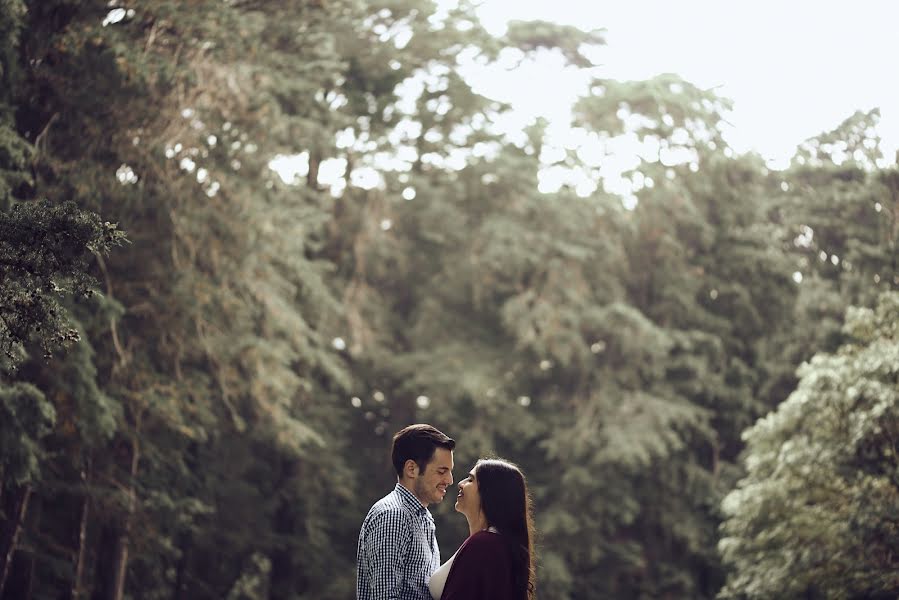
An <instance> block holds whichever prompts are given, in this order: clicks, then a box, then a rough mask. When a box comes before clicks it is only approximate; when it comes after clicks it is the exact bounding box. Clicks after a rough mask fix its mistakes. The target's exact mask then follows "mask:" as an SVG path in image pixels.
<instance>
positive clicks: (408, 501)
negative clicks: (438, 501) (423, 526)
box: [394, 482, 431, 515]
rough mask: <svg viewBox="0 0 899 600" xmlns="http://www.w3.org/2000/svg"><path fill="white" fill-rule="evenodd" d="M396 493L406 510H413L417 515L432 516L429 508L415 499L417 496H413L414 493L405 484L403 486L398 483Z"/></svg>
mask: <svg viewBox="0 0 899 600" xmlns="http://www.w3.org/2000/svg"><path fill="white" fill-rule="evenodd" d="M394 491H395V492H396V493H397V495H398V496H399V497H400V500H402V502H403V506H405V507H406V508H408V509H409V510H411V511H412V512H413V513H414V514H417V515H422V514H424V513H428V514H431V513H429V512H428V509H427V507H425V506H424V505H423V504H422V503H421V501H420V500H419V499H418V498H416V497H415V494H413V493H412V492H410V491H409V490H407V489H406V487H405V486H404V485H403V484H401V483H400V482H397V484H396V487H395V488H394Z"/></svg>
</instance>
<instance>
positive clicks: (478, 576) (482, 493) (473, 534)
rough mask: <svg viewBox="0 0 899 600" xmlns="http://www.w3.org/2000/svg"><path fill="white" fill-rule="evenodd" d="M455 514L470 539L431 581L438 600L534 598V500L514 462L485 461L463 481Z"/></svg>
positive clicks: (431, 587)
mask: <svg viewBox="0 0 899 600" xmlns="http://www.w3.org/2000/svg"><path fill="white" fill-rule="evenodd" d="M456 510H457V511H459V512H460V513H462V514H463V515H465V518H466V519H467V520H468V530H469V533H470V535H469V536H468V539H466V540H465V542H464V543H463V544H462V546H461V547H459V550H458V551H457V552H456V553H455V554H454V555H453V556H452V558H450V559H449V560H448V561H446V563H444V564H443V565H442V566H441V567H440V568H439V569H438V570H437V572H436V573H434V575H433V576H432V577H431V580H430V582H429V583H428V586H429V588H430V590H431V596H433V597H434V600H530V599H532V598H533V597H534V541H533V540H534V533H533V526H532V524H531V499H530V496H529V495H528V489H527V483H526V482H525V479H524V475H523V474H522V473H521V471H520V470H519V469H518V467H516V466H515V465H513V464H512V463H510V462H507V461H504V460H500V459H482V460H479V461H478V463H477V464H476V465H475V466H474V468H473V469H472V470H471V473H469V475H468V477H467V478H465V479H463V480H462V481H460V482H459V496H458V498H457V499H456Z"/></svg>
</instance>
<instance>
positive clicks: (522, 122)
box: [269, 2, 732, 210]
mask: <svg viewBox="0 0 899 600" xmlns="http://www.w3.org/2000/svg"><path fill="white" fill-rule="evenodd" d="M445 4H446V5H447V6H451V5H453V4H454V3H452V2H448V3H445ZM374 27H377V25H374ZM391 31H392V30H387V29H384V31H381V34H380V35H382V36H384V35H388V34H389V35H394V34H395V33H396V32H393V33H391ZM376 33H377V31H376ZM404 42H405V43H408V40H404ZM457 62H458V65H459V67H458V73H459V74H460V75H461V76H462V77H463V78H464V79H465V80H466V81H467V82H468V83H469V85H471V86H472V88H473V91H474V92H475V93H478V94H481V95H483V96H485V97H487V98H491V99H494V100H497V101H498V102H497V103H495V104H494V105H493V107H492V111H491V112H489V113H488V114H486V115H484V114H477V115H475V116H474V117H472V118H471V119H469V120H467V121H466V122H464V123H462V124H459V125H456V126H455V127H454V128H453V129H452V130H451V132H450V133H449V135H448V136H446V135H444V134H443V133H442V132H440V131H437V130H436V129H433V128H432V129H429V130H428V131H424V132H423V131H422V129H423V126H422V123H421V122H420V121H419V120H417V119H416V118H415V115H416V113H417V110H418V109H417V103H418V101H419V98H420V97H421V95H422V94H423V93H425V91H427V93H428V94H430V95H434V94H439V95H437V96H435V97H432V98H430V99H429V100H428V101H427V102H426V103H425V108H426V109H427V111H428V112H429V113H432V114H436V115H438V116H439V115H445V114H447V113H448V112H449V111H450V110H452V108H453V107H452V104H451V100H450V98H449V96H448V95H446V94H440V92H442V91H445V90H446V89H447V87H448V84H449V79H448V76H449V75H450V74H451V71H450V69H449V67H447V66H446V65H429V66H428V67H427V68H422V69H419V70H417V71H416V72H415V73H414V74H413V75H412V76H411V77H408V78H406V79H405V80H404V81H402V82H400V83H399V84H398V85H397V87H396V89H395V92H396V94H397V97H398V100H397V102H395V103H394V104H393V105H390V106H388V107H386V109H385V116H389V117H395V116H396V115H402V117H401V118H399V119H398V121H397V123H396V125H394V126H393V128H391V129H390V130H389V131H388V132H387V134H386V140H376V139H372V137H371V135H370V131H369V123H368V122H367V119H366V118H365V117H360V118H359V119H357V123H356V124H355V125H353V126H350V127H347V128H345V129H343V130H341V131H339V132H338V133H337V135H336V136H335V139H334V147H335V148H336V149H337V153H338V155H337V156H331V157H326V158H324V160H322V162H321V164H320V167H319V171H318V175H317V181H316V183H317V184H319V185H321V186H323V187H325V188H327V189H329V190H330V192H331V194H332V195H333V196H335V197H339V196H341V195H342V194H343V192H344V191H345V189H346V187H347V186H348V185H349V186H352V187H356V188H361V189H375V188H377V189H382V190H383V189H385V187H386V184H385V180H384V176H383V174H384V173H386V172H399V173H406V172H408V171H410V170H411V169H412V165H413V164H414V163H415V162H416V161H417V160H420V162H421V163H422V164H423V165H426V166H430V167H434V168H437V169H445V170H456V171H458V170H461V169H463V168H464V167H465V166H466V165H468V164H469V163H470V162H474V161H476V160H487V161H490V160H492V159H493V157H495V156H496V155H497V154H498V153H499V151H500V149H501V148H500V145H499V144H498V143H496V142H483V141H479V142H476V143H473V144H471V143H469V141H468V140H469V139H470V138H471V136H472V134H474V133H476V132H484V133H490V134H498V135H500V136H501V138H502V140H503V143H506V144H512V145H515V146H517V147H518V148H520V149H522V150H523V151H525V152H526V153H528V154H533V153H534V152H535V151H536V150H535V148H533V147H532V146H531V144H530V142H529V140H528V137H527V135H526V134H525V130H526V128H527V127H528V126H531V125H533V124H534V123H535V122H536V120H537V119H538V118H548V124H547V128H546V131H545V138H544V140H543V146H542V148H541V151H540V155H539V156H538V157H537V158H538V161H539V165H540V167H539V171H538V190H539V191H540V192H541V193H545V194H554V193H557V192H558V191H559V190H560V189H561V188H562V187H563V186H567V187H569V188H571V189H573V190H574V191H575V193H576V194H577V195H578V196H580V197H584V198H586V197H589V196H591V195H592V194H594V193H596V192H597V190H599V189H600V188H601V189H602V190H603V191H604V192H606V193H610V194H615V195H617V196H619V197H620V198H621V202H622V205H623V206H624V207H625V208H627V209H629V210H632V209H634V208H635V207H636V205H637V202H638V201H637V194H638V193H639V192H640V191H641V190H643V189H648V188H652V187H653V186H654V185H655V183H656V182H655V181H654V180H653V179H652V178H651V177H646V176H645V175H644V174H643V173H641V172H640V171H639V167H640V165H641V163H642V162H647V163H656V162H657V163H660V164H662V165H664V166H666V167H669V168H668V170H667V171H666V178H667V179H668V180H673V179H674V178H675V177H676V172H675V170H674V169H673V167H677V166H679V165H684V164H686V165H688V167H689V169H690V170H691V171H693V172H696V171H698V170H699V159H698V153H697V145H699V144H704V145H706V146H707V147H708V148H709V149H711V150H714V149H715V148H716V145H715V142H714V141H713V140H712V139H711V138H712V135H711V132H709V131H708V130H707V128H706V127H705V125H704V124H703V123H700V122H691V121H689V120H688V122H687V123H686V127H677V128H675V129H674V131H673V133H672V135H671V136H670V139H661V138H659V137H657V136H652V135H642V136H641V135H638V133H637V132H638V131H640V130H641V129H646V128H651V127H654V126H655V125H656V124H655V123H653V122H652V121H651V120H650V119H648V118H647V117H645V116H643V115H640V114H638V113H634V112H632V111H631V108H630V107H629V106H627V105H626V104H622V105H621V106H620V107H619V110H618V113H617V116H618V118H619V119H621V121H622V123H623V125H624V129H625V131H624V133H622V134H621V135H616V136H609V135H608V134H604V133H603V134H598V133H597V132H594V131H588V130H587V129H585V128H583V127H577V126H572V125H571V121H572V118H571V117H572V111H571V108H572V102H573V100H574V98H566V99H565V102H564V103H563V104H561V105H559V103H558V102H554V103H551V105H552V106H556V105H559V106H561V109H556V108H554V109H552V110H551V111H550V112H549V113H548V114H547V110H546V108H547V107H546V101H545V97H544V96H543V95H542V94H532V93H521V92H522V90H521V85H520V81H521V80H522V79H523V78H524V79H527V80H531V81H543V82H554V83H555V82H557V81H558V80H559V79H560V78H561V79H572V80H573V79H578V78H579V79H580V80H581V82H582V84H583V85H582V86H581V87H582V88H583V89H582V93H585V94H593V95H601V94H602V93H603V92H604V90H603V89H602V88H601V87H600V86H593V87H592V88H589V89H588V80H589V74H588V73H586V72H585V71H584V70H582V69H581V70H579V69H574V68H571V67H569V66H566V65H565V63H564V61H563V60H562V58H561V57H560V56H557V55H554V54H552V53H540V52H538V53H537V54H536V56H535V57H534V58H527V59H526V58H525V56H524V54H523V53H522V52H521V51H519V50H517V49H505V50H503V51H502V52H501V53H500V56H499V60H498V61H497V62H495V63H493V64H488V61H487V60H486V59H485V57H484V56H483V55H481V54H480V53H479V52H478V51H477V50H475V49H474V48H465V49H462V50H461V51H460V52H459V54H458V58H457ZM399 66H400V65H397V66H396V67H395V68H398V67H399ZM510 77H513V78H514V79H515V80H517V81H518V82H519V83H517V84H513V83H512V80H511V79H510ZM504 82H505V83H504ZM506 84H508V85H506ZM674 85H675V86H676V84H674ZM566 87H571V85H570V82H568V83H566ZM509 89H511V90H517V91H518V93H517V94H516V95H514V96H512V97H509V92H508V90H509ZM672 91H673V92H675V93H676V92H677V89H675V87H674V86H673V87H672ZM681 91H682V90H681ZM316 99H317V100H318V101H319V102H320V103H322V104H323V105H326V106H327V107H328V108H329V109H330V110H339V109H340V108H341V107H342V106H343V105H344V104H345V103H346V98H345V97H344V96H343V95H342V94H340V93H339V92H336V91H331V92H329V93H328V94H324V93H322V92H319V94H318V95H317V96H316ZM537 100H539V106H538V105H535V104H533V103H534V102H536V101H537ZM373 101H374V100H372V102H373ZM499 102H507V103H509V104H510V105H511V106H512V110H510V111H506V112H501V111H500V104H499ZM529 103H531V104H530V105H529ZM662 120H663V121H664V122H665V123H666V125H668V126H672V125H673V124H674V121H673V119H672V118H671V116H670V115H667V114H665V115H663V116H662ZM422 137H423V139H424V140H425V141H426V142H429V143H431V144H440V143H442V144H443V145H444V146H445V147H446V148H447V150H446V151H445V152H444V153H438V152H426V153H424V154H423V155H422V156H421V157H419V156H418V150H417V149H416V143H417V142H418V140H419V138H422ZM385 142H386V143H385ZM381 148H385V149H384V150H381ZM350 152H351V153H353V154H354V156H355V157H357V158H358V162H357V163H355V164H356V166H354V169H353V171H352V172H351V173H347V172H346V169H347V160H346V158H344V157H343V156H341V155H340V154H342V153H350ZM723 152H724V154H725V155H727V156H731V155H732V151H731V150H730V148H725V149H724V150H723ZM269 166H270V167H271V168H272V169H273V170H274V171H275V172H276V173H277V174H278V175H279V176H280V177H281V179H282V181H284V182H285V183H286V184H289V185H296V184H299V183H301V182H302V178H304V177H306V176H307V175H308V172H309V153H308V151H307V150H304V149H299V151H298V152H297V153H296V154H292V155H278V156H276V157H274V158H273V160H272V161H271V162H270V163H269ZM484 179H485V180H484V183H485V184H489V183H491V179H490V174H489V173H488V174H485V175H484ZM493 181H495V179H493ZM402 195H403V198H405V199H406V200H411V199H413V198H414V197H415V190H414V188H409V187H407V188H405V189H404V190H403V192H402Z"/></svg>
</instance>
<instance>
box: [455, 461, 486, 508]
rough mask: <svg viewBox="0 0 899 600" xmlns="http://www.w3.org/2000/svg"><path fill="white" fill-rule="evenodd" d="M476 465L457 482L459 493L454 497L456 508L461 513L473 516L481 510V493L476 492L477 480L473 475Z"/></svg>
mask: <svg viewBox="0 0 899 600" xmlns="http://www.w3.org/2000/svg"><path fill="white" fill-rule="evenodd" d="M476 471H477V466H475V468H473V469H472V470H471V472H470V473H469V474H468V477H466V478H465V479H463V480H462V481H460V482H459V484H458V486H459V495H458V497H457V498H456V510H457V511H459V512H460V513H462V514H463V515H466V516H470V517H474V516H476V515H477V514H478V512H480V510H481V495H480V494H479V493H478V480H477V478H476V477H475V472H476Z"/></svg>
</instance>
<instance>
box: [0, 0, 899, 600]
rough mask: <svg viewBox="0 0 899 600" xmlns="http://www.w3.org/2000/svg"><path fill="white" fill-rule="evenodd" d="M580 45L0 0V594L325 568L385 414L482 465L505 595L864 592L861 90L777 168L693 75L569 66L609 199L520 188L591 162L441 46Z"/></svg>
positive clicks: (588, 168) (882, 406)
mask: <svg viewBox="0 0 899 600" xmlns="http://www.w3.org/2000/svg"><path fill="white" fill-rule="evenodd" d="M603 43H604V38H603V34H602V32H601V31H593V32H584V31H581V30H580V29H577V28H574V27H570V26H563V25H558V24H554V23H550V22H543V21H534V22H513V23H512V24H511V25H510V27H509V28H508V30H507V32H506V33H505V34H504V35H502V36H496V35H491V34H489V33H488V32H487V31H486V29H485V28H484V27H483V26H482V25H481V24H480V23H479V22H478V20H477V18H476V17H475V12H474V9H473V6H472V4H471V3H470V2H467V1H465V0H463V1H462V2H460V3H459V4H458V6H456V7H452V8H450V9H448V10H444V9H442V8H440V7H439V6H438V4H437V3H435V2H432V1H430V0H376V1H370V2H369V1H363V0H278V1H271V0H190V1H186V0H0V347H2V350H3V352H2V354H0V599H2V600H25V599H34V600H43V599H63V598H65V599H71V600H76V599H85V600H86V599H96V600H124V599H126V598H128V599H135V600H137V599H147V600H157V599H160V600H161V599H166V600H186V599H206V598H209V599H227V600H243V599H246V600H255V599H268V600H300V599H304V600H330V599H335V600H337V599H346V598H352V597H354V589H355V588H354V586H355V564H354V560H355V548H356V542H357V537H358V534H359V527H360V524H361V522H362V519H363V518H364V516H365V514H366V511H367V510H368V508H369V506H371V504H372V503H373V502H374V501H375V500H377V499H378V498H380V497H381V496H383V495H384V494H385V493H386V492H387V491H389V489H390V488H392V486H393V483H394V480H395V476H394V474H393V471H392V468H391V466H390V461H389V448H390V440H391V436H392V434H393V433H394V432H395V431H397V430H398V429H400V428H401V427H403V426H405V425H407V424H410V423H418V422H427V423H431V424H433V425H435V426H436V427H438V428H440V429H441V430H443V431H444V432H446V433H447V434H448V435H450V436H452V437H453V438H454V439H456V441H457V443H458V446H457V448H456V453H455V461H456V478H457V479H459V478H461V477H462V476H463V475H464V473H467V470H468V469H469V468H470V465H472V464H473V463H474V461H475V460H476V459H477V458H478V457H482V456H486V455H497V456H502V457H504V458H507V459H509V460H512V461H514V462H516V463H517V464H518V465H520V466H521V468H522V470H523V471H524V473H525V474H526V475H527V477H528V483H529V486H530V491H531V494H532V496H533V501H534V517H535V524H536V528H537V533H538V538H537V544H536V562H537V596H538V597H539V598H541V599H544V600H586V599H590V600H607V599H608V600H611V599H681V598H709V599H711V598H721V599H744V600H749V599H772V598H784V599H787V598H802V599H809V600H811V599H825V598H826V599H862V598H865V599H883V600H886V599H895V598H897V596H899V458H897V453H899V248H897V242H899V169H897V167H896V164H895V161H894V160H893V159H894V157H890V156H887V157H884V156H883V153H882V151H881V145H880V139H879V137H878V134H877V129H876V125H877V121H878V118H879V112H878V110H877V109H874V110H870V111H859V112H856V113H855V114H850V115H846V117H845V120H844V121H843V122H842V123H838V124H836V127H835V128H834V129H833V130H832V131H823V132H821V133H820V135H818V136H816V137H814V138H811V139H807V140H797V151H796V154H795V156H794V157H793V159H792V162H791V164H790V166H789V168H787V169H786V170H781V171H778V170H771V169H769V168H767V166H766V163H765V161H764V160H762V159H761V158H760V157H759V156H757V155H756V154H753V153H746V154H741V153H737V152H735V151H733V150H732V149H731V148H730V147H729V146H728V144H727V142H726V141H725V139H724V138H723V136H722V125H723V122H724V120H725V119H726V115H727V112H728V110H729V109H730V106H731V103H730V101H729V100H728V99H727V98H723V97H719V96H718V95H717V94H716V93H715V92H714V91H713V90H706V89H702V88H700V87H697V86H696V85H693V84H692V83H691V82H689V81H685V80H683V79H681V78H680V77H678V76H676V75H659V76H657V77H655V78H652V79H650V80H645V81H617V80H603V79H597V80H595V81H594V82H593V83H592V85H591V86H590V90H589V93H588V94H586V95H584V96H583V97H581V98H579V99H578V100H577V103H576V105H575V107H574V111H573V115H574V117H573V118H574V123H573V126H575V127H578V128H580V130H582V131H583V133H584V135H586V136H589V137H591V139H594V140H598V142H599V143H600V144H602V143H603V142H604V141H608V140H613V139H615V138H616V137H618V136H622V135H630V136H635V139H638V140H640V141H641V142H645V143H646V144H648V145H650V146H652V147H655V148H657V152H656V156H645V157H644V158H642V159H641V161H640V164H639V165H638V166H637V167H636V168H635V169H633V170H632V171H631V172H629V173H627V176H628V177H629V178H631V180H632V181H633V182H634V187H635V192H634V194H635V201H634V202H632V203H630V204H628V203H623V202H622V198H621V197H620V196H619V195H616V194H613V193H609V192H607V191H605V190H604V188H603V186H602V185H599V186H598V187H597V188H596V190H595V191H593V192H591V193H587V194H585V193H581V192H582V190H576V189H573V188H572V187H571V186H567V185H563V186H562V187H561V188H560V189H559V190H558V191H553V192H545V191H540V190H539V189H538V177H539V173H540V172H541V170H543V169H546V168H558V169H572V170H579V171H580V172H583V173H586V174H587V175H588V176H589V177H591V178H592V179H593V180H594V181H600V180H601V179H602V177H603V175H602V174H601V173H600V171H601V166H602V164H601V163H602V161H601V160H600V161H595V160H588V158H589V157H585V155H584V153H582V152H578V150H577V148H573V149H569V150H568V151H566V152H563V153H552V152H548V151H546V144H547V133H546V131H547V123H546V122H545V121H541V120H536V121H534V122H532V123H531V124H530V125H529V126H528V127H527V128H526V129H525V130H523V131H522V132H520V133H521V135H520V136H509V135H506V134H503V133H501V132H499V130H498V128H497V127H496V123H497V122H498V121H499V120H500V119H501V118H502V117H503V115H504V114H505V113H507V112H508V111H509V110H511V107H510V106H509V105H507V104H504V103H501V102H498V101H495V100H492V99H490V98H486V97H484V96H481V95H479V94H478V93H476V92H475V91H474V90H473V88H472V87H471V85H470V83H469V82H468V81H467V80H466V79H465V77H464V76H463V74H462V73H461V71H460V60H461V59H460V57H461V56H466V57H475V60H477V61H480V62H481V63H482V64H491V63H493V62H496V61H499V60H501V59H502V57H505V56H509V53H512V54H513V55H514V56H519V57H521V60H527V59H528V57H534V56H539V55H544V54H547V53H549V54H553V55H557V56H561V57H563V58H564V59H565V61H566V63H567V64H568V65H570V66H571V67H573V68H579V69H589V68H591V67H592V66H593V64H592V62H591V60H590V58H589V53H587V52H586V49H587V48H590V47H597V46H602V45H603ZM710 51H711V50H710ZM809 60H811V59H809ZM799 68H801V65H800V67H799ZM535 86H536V87H540V86H541V84H540V83H539V82H535ZM288 159H289V160H292V161H293V163H292V164H295V165H299V166H298V168H297V169H296V174H295V175H293V176H292V177H290V178H282V176H281V175H280V174H279V172H278V171H277V170H276V169H275V168H273V166H276V165H278V164H279V163H278V161H284V160H288ZM597 162H598V163H599V164H597ZM335 169H336V171H337V172H338V176H337V177H336V178H333V177H332V179H331V180H328V178H327V177H325V172H326V171H329V172H332V173H333V172H334V171H335ZM335 182H336V183H335ZM432 512H433V514H434V518H435V520H436V524H437V531H438V535H439V541H440V544H441V550H442V555H443V556H445V557H448V556H449V555H451V554H452V553H453V552H454V551H455V549H456V548H457V547H458V546H459V544H460V543H461V542H462V541H463V540H464V539H465V536H466V535H467V526H466V524H465V520H464V518H462V517H461V516H460V515H459V514H457V513H455V512H454V511H453V508H452V505H451V502H448V501H445V502H443V503H441V504H440V505H438V506H433V507H432Z"/></svg>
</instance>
